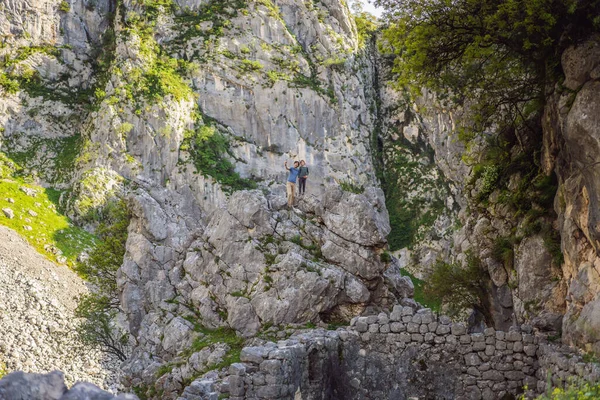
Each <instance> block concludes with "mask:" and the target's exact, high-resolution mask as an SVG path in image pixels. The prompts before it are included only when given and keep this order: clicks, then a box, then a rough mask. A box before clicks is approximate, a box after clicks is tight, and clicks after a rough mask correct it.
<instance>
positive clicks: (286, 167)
mask: <svg viewBox="0 0 600 400" xmlns="http://www.w3.org/2000/svg"><path fill="white" fill-rule="evenodd" d="M283 166H284V167H285V169H287V170H288V171H289V170H290V169H289V168H288V166H287V161H286V162H284V163H283Z"/></svg>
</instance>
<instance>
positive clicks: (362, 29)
mask: <svg viewBox="0 0 600 400" xmlns="http://www.w3.org/2000/svg"><path fill="white" fill-rule="evenodd" d="M352 11H353V16H354V23H355V24H356V30H357V33H358V47H359V48H361V49H362V48H364V47H365V46H366V45H367V41H368V40H369V39H370V38H371V37H373V35H374V34H375V32H377V30H378V24H377V18H376V17H375V16H374V15H373V14H371V13H368V12H366V11H365V10H364V9H363V6H362V3H361V2H360V1H355V2H354V3H353V4H352Z"/></svg>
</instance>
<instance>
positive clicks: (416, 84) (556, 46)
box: [377, 0, 600, 132]
mask: <svg viewBox="0 0 600 400" xmlns="http://www.w3.org/2000/svg"><path fill="white" fill-rule="evenodd" d="M377 3H378V4H379V5H382V6H384V7H385V8H386V9H387V11H388V17H389V19H390V21H389V22H390V25H389V28H388V29H386V30H385V34H384V38H385V41H386V42H387V46H386V47H387V50H389V51H390V52H391V53H393V54H395V55H396V56H397V58H396V63H395V68H394V72H396V73H397V74H398V83H399V84H400V85H403V86H409V87H411V88H413V89H415V90H417V91H419V92H420V90H421V88H422V87H428V88H431V89H434V90H436V91H437V92H438V93H440V94H442V96H443V97H446V98H448V99H449V100H452V101H453V102H455V103H456V104H459V105H462V104H467V103H468V105H469V106H470V107H471V108H472V109H473V110H474V111H476V112H475V115H474V117H473V118H472V119H471V120H470V121H469V126H468V127H467V128H468V130H469V131H471V132H481V131H482V130H483V129H485V128H488V127H490V126H492V125H494V126H516V125H520V124H521V123H523V122H524V121H526V120H527V119H529V117H530V116H532V115H533V114H535V113H536V112H539V111H540V110H541V107H542V106H543V104H544V94H545V93H544V89H545V87H546V85H548V84H553V83H555V82H557V81H558V80H559V79H560V76H561V70H560V56H561V54H562V52H563V51H564V49H565V48H566V47H568V46H569V45H571V44H573V43H576V42H577V41H578V40H580V39H582V38H585V37H587V36H588V35H589V34H590V33H591V32H594V31H596V30H598V29H599V28H600V16H599V15H600V1H598V0H584V1H577V0H535V1H527V2H522V1H518V0H502V1H494V0H459V1H456V2H448V1H445V0H428V1H418V0H409V1H404V2H398V1H396V0H378V1H377Z"/></svg>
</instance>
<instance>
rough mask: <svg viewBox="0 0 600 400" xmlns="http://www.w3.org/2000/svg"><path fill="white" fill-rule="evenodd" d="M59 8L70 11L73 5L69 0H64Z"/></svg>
mask: <svg viewBox="0 0 600 400" xmlns="http://www.w3.org/2000/svg"><path fill="white" fill-rule="evenodd" d="M58 9H59V10H60V11H62V12H69V11H70V10H71V5H70V4H69V3H68V2H67V1H65V0H62V1H61V2H60V5H59V6H58Z"/></svg>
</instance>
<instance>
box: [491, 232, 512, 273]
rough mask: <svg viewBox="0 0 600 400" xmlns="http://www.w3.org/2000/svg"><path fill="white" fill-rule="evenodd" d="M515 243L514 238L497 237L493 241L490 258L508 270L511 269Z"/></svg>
mask: <svg viewBox="0 0 600 400" xmlns="http://www.w3.org/2000/svg"><path fill="white" fill-rule="evenodd" d="M515 242H516V239H515V238H514V237H503V236H499V237H498V238H496V240H495V241H494V245H493V247H492V257H493V258H494V259H495V260H496V261H499V262H501V263H502V264H503V265H504V266H505V267H506V268H508V269H511V268H512V266H513V259H514V255H515V252H514V245H515Z"/></svg>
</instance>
